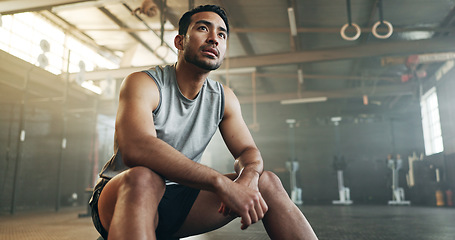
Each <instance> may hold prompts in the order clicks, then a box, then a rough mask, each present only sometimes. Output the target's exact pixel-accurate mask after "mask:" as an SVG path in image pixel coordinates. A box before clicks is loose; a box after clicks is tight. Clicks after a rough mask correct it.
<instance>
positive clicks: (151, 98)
mask: <svg viewBox="0 0 455 240" xmlns="http://www.w3.org/2000/svg"><path fill="white" fill-rule="evenodd" d="M159 96H160V95H159V90H158V86H157V85H156V83H155V81H154V80H153V79H152V78H151V77H150V76H149V75H147V74H146V73H145V72H134V73H131V74H130V75H128V76H127V77H126V78H125V79H124V80H123V82H122V86H121V87H120V101H122V100H123V101H125V100H126V101H130V100H144V101H147V102H149V103H151V104H152V106H153V109H155V108H156V106H157V105H158V102H159Z"/></svg>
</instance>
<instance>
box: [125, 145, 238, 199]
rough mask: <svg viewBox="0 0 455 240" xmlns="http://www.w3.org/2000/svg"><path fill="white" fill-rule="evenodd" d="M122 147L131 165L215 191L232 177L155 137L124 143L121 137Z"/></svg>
mask: <svg viewBox="0 0 455 240" xmlns="http://www.w3.org/2000/svg"><path fill="white" fill-rule="evenodd" d="M122 143H124V144H122ZM119 148H120V151H121V152H122V158H123V161H124V162H125V164H126V165H127V166H129V167H135V166H143V167H147V168H149V169H151V170H153V171H155V172H157V173H158V174H160V175H162V176H164V177H165V178H166V179H169V180H171V181H174V182H177V183H180V184H182V185H186V186H189V187H193V188H197V189H203V190H207V191H212V192H215V191H217V190H218V188H219V185H220V183H223V182H225V181H226V182H227V181H228V180H229V179H228V178H226V177H225V176H223V175H222V174H220V173H218V172H217V171H215V170H213V169H211V168H209V167H207V166H204V165H202V164H199V163H196V162H193V161H192V160H190V159H188V158H187V157H186V156H185V155H183V154H182V153H180V152H179V151H177V150H175V149H174V148H173V147H171V146H170V145H168V144H167V143H166V142H164V141H162V140H160V139H158V138H156V137H153V136H149V137H147V138H143V139H142V140H140V141H139V140H136V141H123V142H122V141H121V139H119Z"/></svg>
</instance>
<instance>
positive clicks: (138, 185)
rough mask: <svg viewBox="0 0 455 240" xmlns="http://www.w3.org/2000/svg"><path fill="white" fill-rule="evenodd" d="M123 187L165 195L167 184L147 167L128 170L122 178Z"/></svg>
mask: <svg viewBox="0 0 455 240" xmlns="http://www.w3.org/2000/svg"><path fill="white" fill-rule="evenodd" d="M122 178H123V181H122V183H123V186H125V187H127V188H128V189H130V190H134V189H137V190H138V191H140V192H145V191H144V189H148V191H150V190H154V191H156V193H159V194H161V193H164V190H165V183H164V180H163V178H162V177H161V176H160V175H158V174H157V173H156V172H154V171H152V170H150V169H148V168H146V167H133V168H130V169H128V170H127V171H126V172H125V173H124V174H123V176H122Z"/></svg>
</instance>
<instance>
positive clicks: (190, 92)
mask: <svg viewBox="0 0 455 240" xmlns="http://www.w3.org/2000/svg"><path fill="white" fill-rule="evenodd" d="M209 73H210V71H206V70H202V69H200V68H198V67H196V66H194V65H193V64H188V63H185V62H182V61H179V62H177V64H176V67H175V75H176V77H177V84H178V86H179V89H180V92H181V93H182V94H183V96H185V97H186V98H188V99H194V98H196V96H197V95H198V93H199V91H200V90H201V88H202V85H204V82H205V79H206V78H207V76H208V75H209Z"/></svg>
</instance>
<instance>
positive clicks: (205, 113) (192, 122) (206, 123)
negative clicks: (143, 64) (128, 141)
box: [100, 65, 224, 184]
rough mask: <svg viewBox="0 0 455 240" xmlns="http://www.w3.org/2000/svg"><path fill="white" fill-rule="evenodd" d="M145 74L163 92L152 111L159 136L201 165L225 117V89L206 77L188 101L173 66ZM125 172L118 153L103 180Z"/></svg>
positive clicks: (156, 68)
mask: <svg viewBox="0 0 455 240" xmlns="http://www.w3.org/2000/svg"><path fill="white" fill-rule="evenodd" d="M144 72H145V73H147V74H148V75H149V76H150V77H151V78H152V79H153V80H154V81H155V83H156V85H157V86H158V90H159V93H160V102H159V104H158V107H157V108H156V109H155V110H154V111H153V118H154V119H153V120H154V123H155V129H156V134H157V137H158V138H159V139H161V140H163V141H165V142H166V143H168V144H169V145H171V146H172V147H174V148H175V149H177V150H178V151H179V152H181V153H183V154H184V155H185V156H186V157H188V158H189V159H191V160H193V161H195V162H200V161H201V157H202V154H203V152H204V150H205V148H206V147H207V145H208V144H209V142H210V140H211V139H212V137H213V135H214V134H215V132H216V130H217V129H218V125H219V123H220V122H221V120H222V118H223V114H224V89H223V86H222V85H221V84H220V83H218V82H216V81H213V80H211V79H208V78H207V79H206V80H205V82H204V84H203V86H202V88H201V90H200V92H199V93H198V95H197V96H196V98H195V99H188V98H186V97H185V96H183V94H182V93H181V92H180V89H179V87H178V84H177V79H176V77H175V66H174V65H172V66H171V65H167V66H164V67H162V66H157V67H155V68H152V69H149V70H147V71H144ZM126 169H128V167H127V166H125V164H124V163H123V161H122V159H121V153H120V151H118V152H117V153H115V154H114V156H112V158H111V159H110V160H109V161H108V162H107V163H106V165H105V166H104V168H103V170H102V171H101V173H100V177H103V178H107V179H110V178H113V177H114V176H115V175H117V174H119V173H120V172H123V171H124V170H126ZM167 183H168V184H169V183H170V182H168V181H167Z"/></svg>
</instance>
